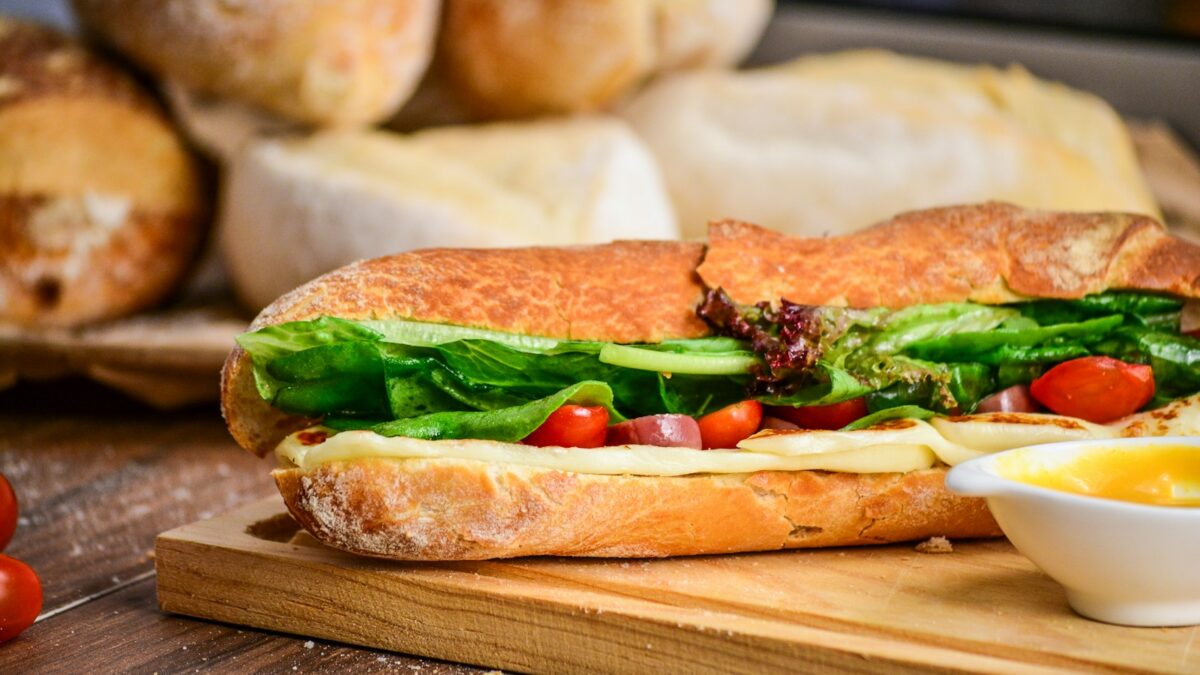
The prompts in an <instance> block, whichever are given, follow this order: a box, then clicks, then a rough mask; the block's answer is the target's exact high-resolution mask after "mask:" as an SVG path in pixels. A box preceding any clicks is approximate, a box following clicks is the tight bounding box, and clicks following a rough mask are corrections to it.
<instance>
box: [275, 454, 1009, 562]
mask: <svg viewBox="0 0 1200 675" xmlns="http://www.w3.org/2000/svg"><path fill="white" fill-rule="evenodd" d="M274 476H275V481H276V483H277V485H278V486H279V491H280V492H281V493H282V494H283V498H284V501H285V502H286V503H287V506H288V510H289V511H291V513H292V515H293V516H294V517H295V518H296V520H297V521H299V522H300V524H301V525H303V526H304V527H305V529H307V530H308V531H309V532H311V533H312V534H313V535H314V536H315V537H316V538H317V539H319V540H321V541H322V542H324V543H326V544H329V545H331V546H335V547H337V548H341V549H345V550H347V551H353V552H355V553H361V554H365V555H372V556H380V557H387V558H395V559H401V560H477V559H483V558H510V557H516V556H523V555H544V554H546V553H552V554H554V555H568V556H612V557H626V558H628V557H638V558H641V557H662V556H673V555H696V554H708V553H733V552H737V551H770V550H778V549H786V548H813V547H822V546H855V545H861V544H879V543H886V542H894V541H910V540H916V539H926V538H928V537H932V536H948V537H954V538H965V537H994V536H999V534H1000V530H999V528H998V527H997V526H996V523H995V521H994V520H993V519H992V516H991V514H990V513H989V512H988V510H987V506H986V505H985V503H984V501H983V500H981V499H973V498H967V497H959V496H956V495H953V494H951V493H950V492H949V491H947V490H946V489H945V486H944V484H943V479H944V476H945V470H944V469H931V470H928V471H917V472H912V473H907V474H894V473H890V474H851V473H830V472H825V471H763V472H759V473H754V474H730V475H697V476H675V477H643V476H598V475H588V474H577V473H571V472H565V471H555V470H549V469H539V468H533V467H525V466H491V465H488V464H485V463H482V462H476V461H470V460H450V459H442V460H403V461H399V460H386V459H361V460H355V461H353V462H332V463H327V464H322V465H320V466H318V467H316V468H314V469H312V470H310V471H307V472H305V471H302V470H300V469H278V470H276V471H275V472H274Z"/></svg>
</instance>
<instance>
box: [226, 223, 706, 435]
mask: <svg viewBox="0 0 1200 675" xmlns="http://www.w3.org/2000/svg"><path fill="white" fill-rule="evenodd" d="M703 250H704V249H703V246H701V245H700V244H692V243H684V242H665V241H623V242H616V243H613V244H604V245H599V246H576V247H566V248H514V249H474V250H472V249H430V250H424V251H411V252H408V253H401V254H398V255H393V256H388V257H385V258H376V259H374V260H366V261H362V262H358V263H355V264H353V265H348V266H346V267H343V268H341V269H339V270H336V271H334V272H330V273H329V274H326V275H324V276H322V277H318V278H317V279H315V280H313V281H311V282H309V283H308V284H305V285H304V286H301V287H300V288H297V289H296V290H294V291H292V292H291V293H288V294H287V295H284V296H283V297H281V298H279V299H278V300H276V301H275V302H274V303H272V304H271V305H270V306H269V307H267V308H266V309H264V310H263V311H262V313H261V314H259V315H258V318H256V319H255V320H254V323H253V324H252V325H251V328H252V329H257V328H261V327H263V326H267V325H271V324H276V323H283V322H286V321H302V320H305V319H314V318H317V317H319V316H325V315H329V316H338V317H342V318H346V319H416V320H420V321H430V322H435V323H450V324H456V325H460V326H477V327H482V328H491V329H494V330H501V331H507V332H513V333H522V334H526V335H542V336H546V337H554V338H563V339H566V338H571V339H580V340H607V341H614V342H641V341H647V342H657V341H660V340H664V339H667V338H686V337H697V336H700V335H704V334H705V333H706V332H707V328H706V326H705V325H704V323H703V322H702V321H701V320H700V319H699V318H697V316H696V312H695V308H696V306H697V305H698V304H699V303H700V301H701V299H702V297H703V289H702V288H701V286H700V281H699V279H698V278H697V277H696V274H695V269H696V265H697V264H699V262H700V257H701V255H702V254H703ZM253 377H254V374H253V369H252V368H251V366H250V359H249V356H248V355H247V354H246V353H245V352H243V351H242V350H241V349H235V350H234V351H233V352H232V353H231V354H230V355H229V358H228V359H227V360H226V362H225V368H224V369H223V371H222V376H221V406H222V410H223V412H224V414H225V422H226V424H227V425H228V426H229V430H230V432H231V433H232V434H233V437H234V439H236V440H237V442H238V443H239V444H240V445H241V446H242V447H243V448H246V449H247V450H251V451H253V452H255V453H257V454H259V455H265V454H266V453H267V452H270V451H271V450H273V449H274V447H275V445H276V444H278V443H279V441H281V440H283V437H284V436H286V435H287V434H288V433H291V432H292V431H295V430H297V429H300V428H303V427H304V426H307V424H309V423H311V421H307V420H300V419H299V418H289V417H287V416H284V415H282V414H281V413H279V412H278V411H276V410H274V409H273V408H271V407H270V406H269V405H268V404H267V403H266V402H265V401H263V400H262V398H261V397H259V395H258V393H257V391H255V388H254V383H253Z"/></svg>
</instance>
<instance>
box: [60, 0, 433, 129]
mask: <svg viewBox="0 0 1200 675" xmlns="http://www.w3.org/2000/svg"><path fill="white" fill-rule="evenodd" d="M73 2H74V6H75V11H76V14H77V15H78V17H79V19H80V22H81V23H82V24H83V25H84V26H85V27H86V28H88V29H90V30H92V31H94V32H95V33H97V34H98V35H100V36H101V37H102V38H103V39H104V40H105V41H107V42H109V43H110V44H112V45H113V46H114V47H116V48H117V49H118V50H120V51H121V52H122V53H124V54H125V55H126V56H128V57H129V58H130V59H132V60H133V61H135V62H136V63H138V64H139V65H141V66H142V67H144V68H146V69H147V70H149V71H151V72H152V73H154V74H155V75H156V76H158V77H160V78H163V79H166V80H178V81H179V82H180V83H182V84H183V85H185V86H187V87H189V88H192V89H195V90H197V91H199V92H201V93H205V94H217V95H221V96H227V97H230V98H234V99H237V100H240V101H245V102H249V103H252V104H255V105H257V106H261V107H262V108H264V109H266V110H269V111H271V112H274V113H276V114H279V115H283V116H284V117H287V118H290V119H293V120H298V121H301V122H306V123H310V124H314V125H318V126H356V125H362V124H367V123H371V122H376V121H379V120H382V119H384V118H386V117H388V116H389V115H391V114H392V113H394V112H395V111H396V109H397V108H399V107H400V105H401V104H402V103H403V102H404V101H405V100H406V99H407V98H408V97H409V95H410V94H411V93H412V90H413V88H414V87H415V86H416V84H417V82H418V81H419V80H420V78H421V76H422V74H423V73H424V72H425V68H426V66H427V65H428V63H429V59H430V56H431V55H432V51H433V44H434V34H435V30H436V24H437V15H438V8H439V1H438V0H344V1H337V0H254V1H253V2H251V1H244V0H73Z"/></svg>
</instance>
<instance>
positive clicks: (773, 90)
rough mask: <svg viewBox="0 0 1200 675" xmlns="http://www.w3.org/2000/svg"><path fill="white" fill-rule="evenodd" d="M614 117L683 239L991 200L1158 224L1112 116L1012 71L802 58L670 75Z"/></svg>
mask: <svg viewBox="0 0 1200 675" xmlns="http://www.w3.org/2000/svg"><path fill="white" fill-rule="evenodd" d="M622 114H623V116H624V117H625V118H626V119H627V120H628V121H629V122H630V123H631V124H632V125H633V127H634V129H636V130H637V132H638V133H639V134H640V135H641V136H642V138H643V140H645V141H646V143H647V144H648V145H649V146H650V148H651V150H652V151H653V152H654V155H655V157H656V158H657V159H658V161H659V165H660V166H661V167H662V171H663V176H664V178H665V179H666V182H667V188H668V190H669V191H670V194H671V198H672V201H673V202H674V204H675V207H676V210H677V212H678V213H679V216H680V223H681V225H682V227H683V230H684V233H685V234H686V235H688V236H699V235H701V234H702V233H703V230H704V226H705V224H706V223H707V222H708V221H709V220H710V219H713V218H723V217H733V218H740V219H745V220H750V221H753V222H757V223H761V224H763V225H765V226H767V227H770V228H772V229H777V230H782V231H785V232H790V233H793V234H800V235H807V236H815V235H821V234H842V233H846V232H850V231H853V230H856V229H858V228H862V227H865V226H867V225H869V224H870V223H873V222H876V221H878V220H880V219H882V218H885V217H887V216H889V215H891V214H893V213H896V212H900V211H906V210H910V209H916V208H926V207H931V206H937V205H943V204H957V203H966V202H977V201H986V200H990V199H998V200H1004V201H1010V202H1014V203H1016V204H1019V205H1022V206H1026V207H1034V208H1045V209H1061V210H1083V211H1103V210H1111V211H1130V212H1134V213H1142V214H1147V215H1154V216H1157V214H1158V209H1157V207H1156V205H1155V203H1154V200H1153V198H1152V197H1151V196H1150V193H1149V190H1148V189H1147V187H1146V184H1145V182H1144V180H1143V178H1142V176H1141V174H1140V172H1139V169H1138V165H1137V160H1136V157H1135V156H1134V153H1133V147H1132V144H1131V142H1130V140H1129V135H1128V133H1127V131H1126V129H1125V127H1124V126H1123V124H1122V122H1121V120H1120V118H1119V117H1118V116H1117V114H1116V113H1115V112H1114V111H1113V110H1112V108H1110V107H1109V106H1108V105H1107V104H1105V103H1104V102H1103V101H1101V100H1100V99H1098V98H1096V97H1094V96H1091V95H1089V94H1086V93H1083V92H1079V91H1075V90H1072V89H1069V88H1067V87H1065V86H1062V85H1059V84H1054V83H1048V82H1043V81H1040V80H1038V79H1036V78H1034V77H1033V76H1031V75H1030V74H1029V73H1027V72H1026V71H1024V70H1022V69H1020V68H1019V67H1012V68H1009V69H1007V70H996V69H994V68H990V67H986V66H980V67H969V66H959V65H951V64H948V63H941V62H937V61H930V60H923V59H916V58H909V57H902V56H897V55H894V54H889V53H885V52H848V53H841V54H832V55H824V56H811V57H805V58H801V59H797V60H795V61H792V62H790V63H787V64H783V65H779V66H773V67H770V68H763V69H759V70H754V71H749V72H741V73H725V72H703V73H692V74H685V75H678V76H676V77H673V78H669V79H666V80H663V81H661V82H658V83H656V84H654V85H652V86H651V87H649V88H648V89H647V90H646V91H644V92H642V93H641V94H639V95H638V96H637V97H635V98H634V99H633V100H632V101H630V103H629V105H628V106H626V107H625V108H624V110H623V111H622Z"/></svg>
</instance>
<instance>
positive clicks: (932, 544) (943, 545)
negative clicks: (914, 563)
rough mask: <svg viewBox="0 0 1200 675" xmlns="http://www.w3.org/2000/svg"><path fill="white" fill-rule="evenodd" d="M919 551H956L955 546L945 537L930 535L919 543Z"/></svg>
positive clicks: (917, 548)
mask: <svg viewBox="0 0 1200 675" xmlns="http://www.w3.org/2000/svg"><path fill="white" fill-rule="evenodd" d="M916 551H917V553H954V546H953V545H952V544H951V543H950V540H949V539H947V538H945V537H930V538H929V539H926V540H925V541H923V542H921V543H919V544H917V546H916Z"/></svg>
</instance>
